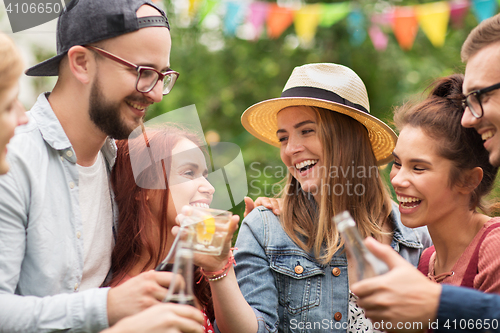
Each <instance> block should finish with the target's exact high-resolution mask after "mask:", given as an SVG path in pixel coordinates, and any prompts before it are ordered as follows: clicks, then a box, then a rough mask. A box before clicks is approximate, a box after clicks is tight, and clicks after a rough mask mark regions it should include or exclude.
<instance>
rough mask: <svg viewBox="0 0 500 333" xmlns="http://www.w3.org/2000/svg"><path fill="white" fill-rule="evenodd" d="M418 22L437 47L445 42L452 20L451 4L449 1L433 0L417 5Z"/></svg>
mask: <svg viewBox="0 0 500 333" xmlns="http://www.w3.org/2000/svg"><path fill="white" fill-rule="evenodd" d="M415 12H416V14H417V19H418V23H419V24H420V28H422V31H423V32H424V33H425V35H426V36H427V38H429V40H430V41H431V43H432V45H434V46H435V47H441V46H443V44H444V39H445V37H446V30H447V29H448V21H449V20H450V6H449V5H448V3H447V2H444V1H440V2H431V3H426V4H423V5H418V6H415Z"/></svg>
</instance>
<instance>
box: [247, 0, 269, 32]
mask: <svg viewBox="0 0 500 333" xmlns="http://www.w3.org/2000/svg"><path fill="white" fill-rule="evenodd" d="M268 10H269V3H268V2H262V1H257V2H252V3H251V4H250V15H249V16H248V21H249V22H250V23H251V24H252V26H253V28H254V31H255V35H254V39H258V38H259V36H260V35H261V33H262V29H263V27H264V22H266V17H267V12H268Z"/></svg>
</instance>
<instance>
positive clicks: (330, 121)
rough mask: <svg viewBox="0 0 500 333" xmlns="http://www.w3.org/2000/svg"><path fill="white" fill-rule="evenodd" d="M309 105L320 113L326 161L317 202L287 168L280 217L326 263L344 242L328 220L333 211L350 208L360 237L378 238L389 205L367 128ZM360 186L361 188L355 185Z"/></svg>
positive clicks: (297, 239)
mask: <svg viewBox="0 0 500 333" xmlns="http://www.w3.org/2000/svg"><path fill="white" fill-rule="evenodd" d="M311 109H313V110H314V111H315V112H316V116H317V119H318V125H319V130H318V136H319V139H320V142H321V143H322V145H323V159H324V161H325V165H326V167H327V170H326V171H327V172H324V173H323V174H322V181H321V189H320V190H321V201H320V202H319V203H315V201H314V200H313V199H312V197H311V194H310V193H306V192H304V191H303V190H301V189H300V184H299V182H298V181H297V180H296V179H295V178H294V177H293V176H292V175H291V174H290V173H288V176H287V177H288V178H287V180H286V185H285V187H284V189H283V191H282V193H281V196H282V198H283V199H284V201H283V214H282V219H281V223H282V225H283V229H284V230H285V232H286V233H287V234H288V236H289V237H290V238H291V239H292V240H293V241H294V242H295V243H296V244H297V245H298V246H300V247H301V248H302V249H303V250H304V251H307V252H309V251H311V250H313V251H314V256H315V257H316V258H318V259H319V260H320V261H321V262H322V263H325V264H326V263H328V262H330V261H331V259H332V257H333V255H334V254H335V253H336V252H337V251H338V250H339V249H340V248H342V246H343V245H344V240H343V239H341V237H340V236H339V233H338V232H337V229H336V226H335V223H333V221H332V218H333V217H334V216H335V215H336V214H338V213H340V212H342V211H344V210H348V211H349V212H350V213H351V215H352V217H353V218H354V220H355V221H356V223H357V225H358V230H359V232H360V234H361V236H362V237H367V236H373V237H375V238H379V239H380V237H381V236H382V235H384V234H386V233H384V232H383V231H382V225H383V224H384V223H385V221H387V219H388V217H389V215H390V213H391V210H392V209H391V199H390V196H389V193H388V191H387V188H386V186H385V185H384V183H383V182H382V180H381V178H380V177H379V174H378V168H377V166H376V165H377V161H376V159H375V156H374V154H373V150H372V147H371V143H370V139H369V137H368V131H367V130H366V128H365V127H364V126H363V125H362V124H361V123H359V122H358V121H356V120H355V119H353V118H351V117H349V116H346V115H343V114H340V113H337V112H333V111H330V110H327V109H322V108H316V107H311ZM328 162H330V165H328ZM339 169H340V170H339ZM349 184H351V185H352V186H351V187H350V188H351V195H349ZM360 188H361V189H362V193H360V192H361V191H360V190H356V189H360ZM340 192H341V193H340ZM316 205H318V207H316Z"/></svg>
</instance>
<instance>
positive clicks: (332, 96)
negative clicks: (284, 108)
mask: <svg viewBox="0 0 500 333" xmlns="http://www.w3.org/2000/svg"><path fill="white" fill-rule="evenodd" d="M281 97H309V98H317V99H323V100H326V101H330V102H334V103H338V104H343V105H345V106H349V107H351V108H355V109H357V110H359V111H362V112H365V113H370V112H368V110H367V109H365V107H364V106H362V105H359V104H356V103H353V102H351V101H349V100H347V99H345V98H343V97H341V96H339V95H337V94H336V93H334V92H332V91H329V90H325V89H321V88H315V87H293V88H290V89H287V90H285V91H283V92H282V93H281Z"/></svg>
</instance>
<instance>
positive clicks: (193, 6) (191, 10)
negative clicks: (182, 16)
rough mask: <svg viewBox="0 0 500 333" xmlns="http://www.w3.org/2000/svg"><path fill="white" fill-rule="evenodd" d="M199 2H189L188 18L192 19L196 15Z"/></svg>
mask: <svg viewBox="0 0 500 333" xmlns="http://www.w3.org/2000/svg"><path fill="white" fill-rule="evenodd" d="M200 2H201V0H189V9H188V14H189V17H190V18H191V19H192V18H193V17H194V16H195V15H196V13H197V12H198V8H199V7H200Z"/></svg>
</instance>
